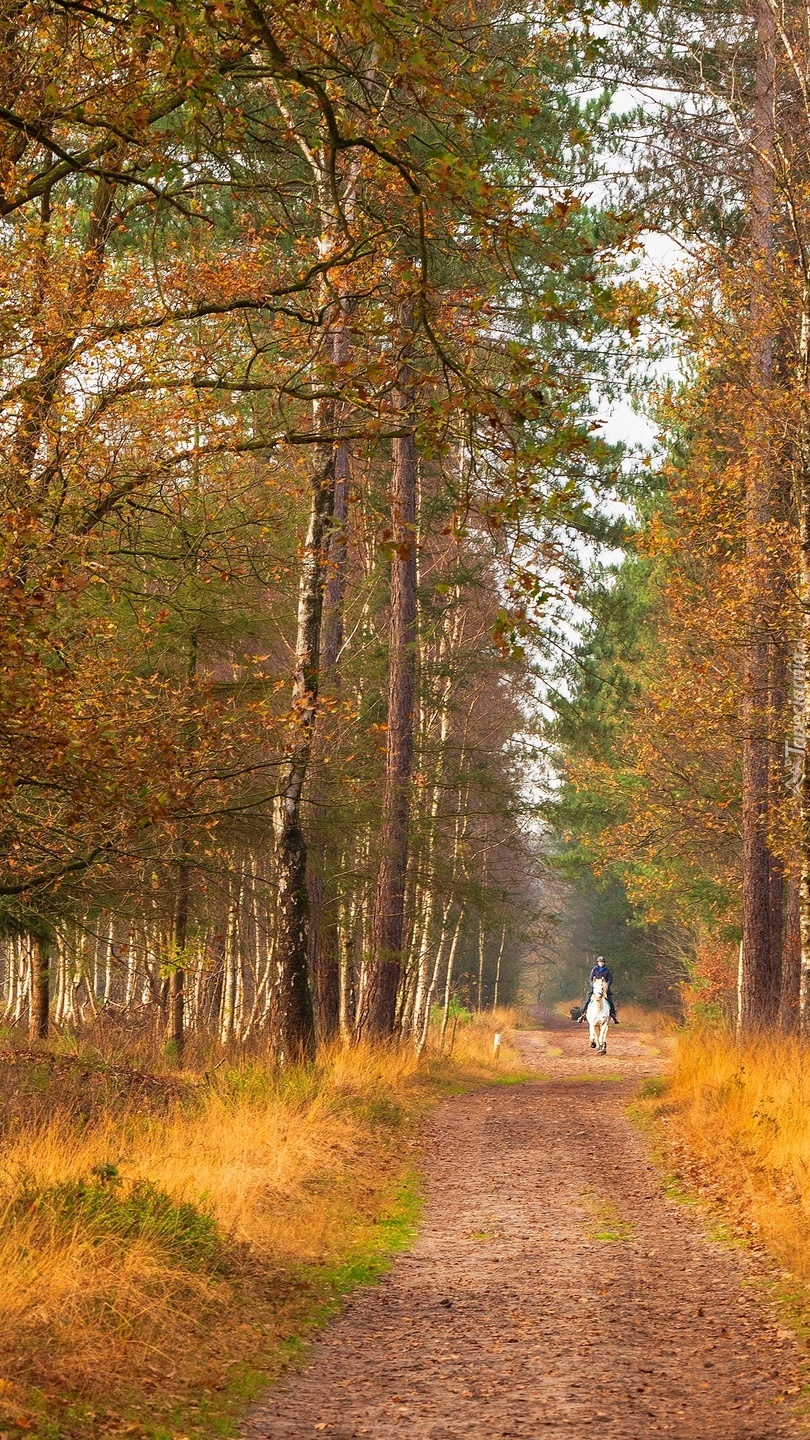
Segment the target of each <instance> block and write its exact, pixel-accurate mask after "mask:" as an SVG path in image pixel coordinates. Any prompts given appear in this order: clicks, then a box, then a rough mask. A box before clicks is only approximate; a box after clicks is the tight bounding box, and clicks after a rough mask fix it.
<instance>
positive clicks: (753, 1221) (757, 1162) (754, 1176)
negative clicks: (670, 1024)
mask: <svg viewBox="0 0 810 1440" xmlns="http://www.w3.org/2000/svg"><path fill="white" fill-rule="evenodd" d="M657 1108H658V1110H659V1113H660V1114H662V1116H663V1118H665V1119H668V1121H669V1124H668V1126H667V1131H668V1134H669V1137H670V1145H671V1147H672V1148H673V1149H674V1152H675V1155H676V1160H677V1163H678V1168H679V1169H680V1170H681V1171H682V1172H684V1174H685V1177H686V1178H687V1179H688V1181H689V1182H690V1184H692V1185H693V1186H694V1188H695V1189H696V1190H697V1191H698V1193H699V1194H702V1195H703V1196H705V1197H706V1198H708V1199H709V1200H716V1201H719V1202H721V1203H722V1205H723V1207H724V1208H725V1209H727V1210H730V1211H731V1213H732V1216H733V1218H734V1221H735V1225H736V1228H737V1229H739V1230H741V1231H742V1232H744V1233H747V1234H749V1235H750V1236H751V1237H752V1238H753V1239H754V1240H756V1241H757V1242H759V1243H761V1244H764V1245H765V1246H766V1248H767V1249H768V1250H769V1251H770V1253H771V1254H772V1255H773V1256H774V1258H775V1259H776V1260H777V1261H778V1263H779V1264H780V1266H781V1267H782V1268H784V1269H786V1270H790V1271H791V1272H792V1273H793V1274H794V1275H795V1276H797V1278H799V1279H800V1280H802V1281H803V1282H807V1281H810V1254H808V1250H807V1227H808V1221H809V1220H810V1055H808V1051H807V1047H806V1046H805V1045H802V1044H800V1043H799V1042H798V1041H796V1040H793V1039H791V1038H788V1037H769V1038H760V1039H754V1040H746V1042H745V1043H744V1044H740V1043H738V1042H737V1041H736V1040H735V1038H734V1037H733V1036H732V1035H730V1034H729V1033H728V1032H723V1031H716V1030H711V1031H709V1030H706V1031H703V1030H688V1031H685V1032H683V1033H682V1034H681V1035H680V1036H679V1038H678V1043H677V1047H676V1051H675V1059H674V1065H673V1068H672V1072H671V1074H670V1077H669V1080H668V1083H667V1087H666V1092H665V1096H664V1100H663V1103H662V1104H661V1105H659V1106H658V1107H657Z"/></svg>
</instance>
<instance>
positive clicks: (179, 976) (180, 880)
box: [166, 859, 190, 1062]
mask: <svg viewBox="0 0 810 1440" xmlns="http://www.w3.org/2000/svg"><path fill="white" fill-rule="evenodd" d="M189 881H190V870H189V865H188V861H187V860H185V859H184V860H182V861H181V862H180V865H179V866H178V870H177V899H176V903H175V911H174V936H173V940H174V945H173V950H174V954H173V956H172V969H171V973H170V975H169V1024H168V1034H167V1037H166V1038H167V1040H168V1042H169V1044H170V1046H171V1047H172V1050H173V1052H174V1058H175V1059H176V1060H177V1061H178V1062H179V1061H181V1060H182V1058H183V1050H184V1047H185V1043H186V1019H185V984H186V971H185V965H184V963H183V962H184V952H185V948H186V940H187V938H188V899H189Z"/></svg>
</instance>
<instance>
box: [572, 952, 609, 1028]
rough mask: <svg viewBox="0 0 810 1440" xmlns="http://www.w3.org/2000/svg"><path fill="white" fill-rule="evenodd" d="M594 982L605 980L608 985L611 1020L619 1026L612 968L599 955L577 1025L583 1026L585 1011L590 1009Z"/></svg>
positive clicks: (590, 977) (590, 976)
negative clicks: (614, 998) (614, 999)
mask: <svg viewBox="0 0 810 1440" xmlns="http://www.w3.org/2000/svg"><path fill="white" fill-rule="evenodd" d="M594 980H604V982H605V984H606V985H607V1002H608V1005H609V1006H610V1018H611V1020H612V1021H613V1024H614V1025H618V1023H619V1017H618V1015H617V1014H616V1006H615V1005H614V1003H613V975H612V972H611V969H610V966H609V965H608V963H607V961H606V960H605V957H604V955H597V957H596V964H595V965H594V967H593V969H592V970H591V973H590V975H589V976H588V993H587V995H586V996H585V1004H584V1005H583V1007H582V1014H581V1015H580V1017H579V1019H578V1021H577V1024H578V1025H581V1024H582V1022H583V1021H584V1019H585V1011H586V1010H587V1008H588V1004H589V1002H590V998H591V994H592V992H593V982H594Z"/></svg>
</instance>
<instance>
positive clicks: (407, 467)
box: [364, 365, 417, 1036]
mask: <svg viewBox="0 0 810 1440" xmlns="http://www.w3.org/2000/svg"><path fill="white" fill-rule="evenodd" d="M398 378H399V384H398V389H397V393H396V396H395V407H396V410H397V411H398V412H399V414H400V415H401V416H402V417H403V419H404V418H406V417H407V418H408V419H409V420H410V419H412V416H413V407H414V396H413V385H412V379H411V374H410V370H409V368H408V366H407V365H402V366H401V368H400V373H399V377H398ZM416 486H417V464H416V439H415V435H414V432H413V430H409V431H408V433H407V434H406V435H404V436H402V437H400V438H397V439H395V440H394V442H393V475H392V486H391V520H392V555H391V622H390V637H391V638H390V651H389V661H388V734H387V744H386V759H385V788H384V791H383V805H382V824H381V827H380V855H381V859H380V868H379V871H378V874H377V886H376V891H375V896H374V911H373V916H372V926H371V955H372V964H371V972H370V975H369V983H368V989H367V992H366V997H365V1006H364V1011H365V1013H364V1029H366V1030H367V1031H368V1033H370V1034H372V1035H383V1036H389V1035H391V1034H393V1031H394V1026H395V1021H396V1005H397V989H398V987H399V978H400V972H401V967H402V940H403V930H404V922H405V883H406V877H407V870H408V830H409V823H410V781H411V770H412V767H413V731H414V703H415V696H416Z"/></svg>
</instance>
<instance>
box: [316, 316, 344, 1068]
mask: <svg viewBox="0 0 810 1440" xmlns="http://www.w3.org/2000/svg"><path fill="white" fill-rule="evenodd" d="M335 351H336V358H341V357H342V351H339V349H338V345H337V343H336V346H335ZM342 358H345V357H342ZM349 469H350V467H349V447H348V445H347V444H346V442H345V441H341V442H340V444H339V445H338V446H337V447H336V449H335V493H334V505H333V512H332V523H331V525H330V529H329V564H328V580H327V583H326V591H325V596H324V615H323V634H322V637H321V675H322V676H323V678H324V679H326V678H327V677H328V676H332V675H335V674H336V671H337V662H338V656H339V655H340V649H341V646H342V644H343V595H344V590H345V584H346V525H347V521H348V514H349V478H350V474H349ZM332 848H333V847H330V845H329V844H328V842H327V840H326V838H325V837H324V835H323V834H321V835H320V836H318V837H317V838H316V840H315V843H314V845H313V855H312V866H311V875H310V882H309V896H310V910H311V916H312V968H313V973H314V976H315V998H316V1016H317V1021H318V1035H319V1037H320V1038H321V1039H322V1040H331V1039H332V1038H333V1037H334V1036H335V1035H337V1034H338V1032H339V1029H340V934H339V930H338V915H337V911H338V904H337V901H338V897H337V894H336V892H335V886H334V878H333V870H334V865H333V864H332V863H330V862H332V861H333V859H334V857H333V856H332V855H331V854H330V850H331V849H332Z"/></svg>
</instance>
